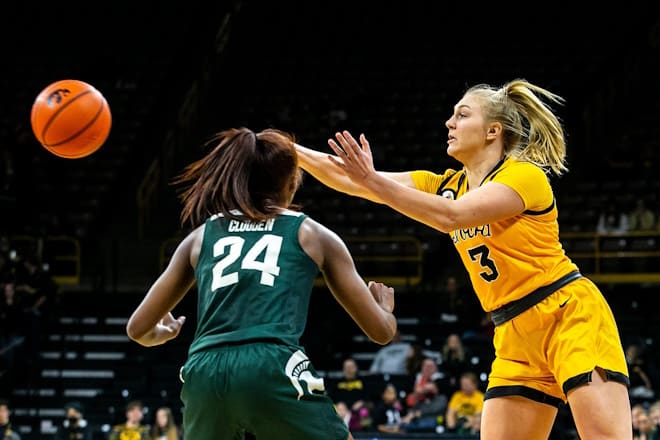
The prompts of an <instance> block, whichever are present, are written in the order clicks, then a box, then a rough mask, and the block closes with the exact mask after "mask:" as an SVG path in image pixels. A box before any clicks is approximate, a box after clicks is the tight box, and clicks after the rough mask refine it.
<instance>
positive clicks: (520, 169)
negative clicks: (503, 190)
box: [493, 158, 549, 182]
mask: <svg viewBox="0 0 660 440" xmlns="http://www.w3.org/2000/svg"><path fill="white" fill-rule="evenodd" d="M511 175H524V176H526V177H531V178H535V179H542V180H544V181H546V182H547V181H549V180H548V173H547V172H546V171H545V170H544V169H543V168H541V167H540V166H538V165H536V164H534V163H531V162H527V161H524V160H517V159H515V158H509V159H507V160H506V161H505V162H504V163H503V164H502V167H501V168H500V169H499V170H497V171H496V172H495V173H494V174H493V180H498V177H499V178H502V177H506V176H511Z"/></svg>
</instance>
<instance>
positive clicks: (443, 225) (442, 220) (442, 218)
mask: <svg viewBox="0 0 660 440" xmlns="http://www.w3.org/2000/svg"><path fill="white" fill-rule="evenodd" d="M436 219H437V221H436V224H435V225H434V227H435V229H437V230H438V231H440V232H444V233H445V234H449V233H450V232H451V231H455V230H456V229H460V228H461V224H460V221H459V218H458V215H457V214H456V213H455V212H453V210H450V211H449V212H445V213H443V214H442V215H438V216H437V217H436Z"/></svg>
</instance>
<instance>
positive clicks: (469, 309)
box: [437, 275, 482, 332]
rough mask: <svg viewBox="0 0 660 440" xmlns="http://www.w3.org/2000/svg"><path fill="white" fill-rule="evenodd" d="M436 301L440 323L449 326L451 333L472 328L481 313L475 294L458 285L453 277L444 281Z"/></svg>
mask: <svg viewBox="0 0 660 440" xmlns="http://www.w3.org/2000/svg"><path fill="white" fill-rule="evenodd" d="M437 301H438V304H439V308H440V309H439V318H440V321H441V322H443V323H445V324H451V325H452V326H453V331H458V332H463V331H464V330H466V329H471V328H474V327H475V324H476V323H477V322H478V319H479V316H480V315H481V313H482V310H481V305H480V304H479V303H478V300H477V296H476V294H475V293H474V292H473V291H472V290H471V289H468V288H466V287H465V286H464V285H459V283H458V280H457V279H456V277H455V276H453V275H450V276H448V277H447V279H446V280H445V285H444V288H443V289H441V290H440V292H439V295H438V299H437Z"/></svg>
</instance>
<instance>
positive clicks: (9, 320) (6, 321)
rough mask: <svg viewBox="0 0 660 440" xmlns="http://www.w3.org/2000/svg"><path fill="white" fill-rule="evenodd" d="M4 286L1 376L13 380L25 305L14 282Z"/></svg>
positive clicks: (0, 319)
mask: <svg viewBox="0 0 660 440" xmlns="http://www.w3.org/2000/svg"><path fill="white" fill-rule="evenodd" d="M0 286H1V287H2V289H1V290H2V292H1V293H2V296H0V377H1V378H3V379H5V378H6V379H7V380H8V381H9V382H11V381H12V379H11V377H12V376H13V374H12V373H13V370H14V366H15V360H16V352H17V350H18V347H19V346H20V345H21V344H22V343H23V341H24V340H25V337H24V336H23V332H22V327H21V323H22V320H23V306H22V304H21V301H20V298H19V296H18V294H17V293H16V289H15V287H14V283H13V282H7V283H5V284H4V285H0Z"/></svg>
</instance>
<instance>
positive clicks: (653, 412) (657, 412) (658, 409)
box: [649, 400, 660, 440]
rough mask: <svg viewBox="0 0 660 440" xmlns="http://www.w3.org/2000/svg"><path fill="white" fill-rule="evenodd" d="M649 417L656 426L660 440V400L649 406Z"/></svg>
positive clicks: (659, 439)
mask: <svg viewBox="0 0 660 440" xmlns="http://www.w3.org/2000/svg"><path fill="white" fill-rule="evenodd" d="M649 417H650V418H651V423H653V426H655V429H656V432H657V434H656V437H658V440H660V400H656V401H655V402H653V403H652V404H651V406H649Z"/></svg>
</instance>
